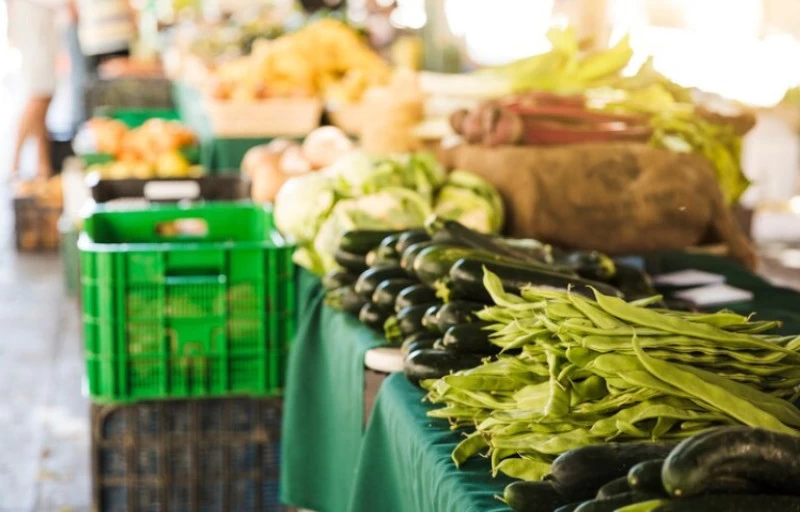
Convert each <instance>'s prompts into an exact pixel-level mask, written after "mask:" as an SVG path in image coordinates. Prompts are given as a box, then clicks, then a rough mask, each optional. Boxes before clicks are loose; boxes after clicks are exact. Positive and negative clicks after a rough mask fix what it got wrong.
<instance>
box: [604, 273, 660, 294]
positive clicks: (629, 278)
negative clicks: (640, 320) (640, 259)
mask: <svg viewBox="0 0 800 512" xmlns="http://www.w3.org/2000/svg"><path fill="white" fill-rule="evenodd" d="M609 284H611V285H612V286H614V287H616V288H617V289H619V290H620V291H621V292H622V293H623V294H625V298H626V299H628V300H636V299H644V298H647V297H652V296H654V295H658V291H656V289H655V287H654V286H653V281H652V280H651V279H650V276H649V275H647V273H646V272H645V271H643V270H639V269H638V268H636V267H632V266H630V265H617V272H616V274H615V275H614V277H613V279H611V280H610V281H609Z"/></svg>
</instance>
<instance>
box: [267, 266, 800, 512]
mask: <svg viewBox="0 0 800 512" xmlns="http://www.w3.org/2000/svg"><path fill="white" fill-rule="evenodd" d="M647 263H648V265H647V266H648V268H649V269H650V270H651V271H653V272H654V273H656V271H657V272H658V273H661V272H669V271H676V270H682V269H689V268H694V269H698V270H706V271H709V272H715V273H719V274H723V275H725V276H726V278H727V282H728V283H729V284H731V285H733V286H737V287H740V288H744V289H747V290H750V291H752V292H753V293H754V295H755V296H754V299H753V300H752V301H750V302H746V303H740V304H734V305H729V306H726V307H727V308H728V309H732V310H735V311H739V312H744V313H750V312H758V314H759V318H761V319H777V320H782V321H784V322H785V324H784V329H783V330H784V331H785V332H787V333H788V332H795V333H797V332H800V314H798V312H800V294H798V293H797V292H795V291H792V290H788V289H784V288H777V287H774V286H772V285H771V284H769V283H768V282H767V281H765V280H764V279H762V278H760V277H758V276H755V275H753V274H752V273H750V272H748V271H746V270H745V269H743V268H741V267H739V266H738V265H737V264H735V263H733V262H730V261H727V260H723V259H720V258H718V257H713V256H703V255H686V254H665V255H660V256H657V257H648V258H647ZM298 293H299V299H300V301H301V302H300V308H299V311H300V312H301V313H300V320H299V329H298V337H297V339H296V341H295V344H294V346H293V347H292V354H291V356H290V365H289V376H288V383H287V387H286V393H285V396H286V404H285V412H284V432H283V443H284V444H283V460H284V466H283V469H282V475H281V485H282V486H283V488H282V497H283V500H284V501H285V502H287V503H289V504H293V505H296V506H300V507H304V508H310V509H313V510H318V511H320V512H327V511H335V512H339V511H344V510H348V506H349V510H350V512H358V511H362V510H363V511H370V512H372V511H375V512H380V511H387V512H394V511H397V512H405V511H411V510H413V511H415V512H416V511H428V510H429V511H432V512H433V511H436V512H461V511H470V510H475V511H478V510H481V511H484V510H486V511H489V510H508V509H507V508H504V507H503V505H502V503H500V502H499V501H496V500H494V499H493V496H494V495H495V494H501V493H502V490H503V487H504V485H505V484H506V483H507V482H508V480H507V479H505V478H502V477H498V478H497V479H492V478H491V476H490V474H489V464H488V462H487V461H484V460H481V459H476V460H471V461H470V462H469V463H468V464H467V465H465V467H464V468H462V469H461V470H459V469H456V468H455V466H454V465H453V464H452V461H451V460H450V451H451V450H452V448H453V447H454V446H455V444H456V443H457V441H458V435H457V434H454V433H452V432H450V431H449V430H448V429H447V426H446V424H444V423H443V422H440V421H434V420H431V419H429V418H427V417H426V416H425V411H426V407H427V406H426V405H425V404H423V403H422V402H421V397H422V393H421V391H419V390H417V389H416V388H414V387H413V386H411V385H410V384H408V383H407V382H406V381H405V377H404V376H403V375H399V374H398V375H392V376H390V377H389V378H388V379H387V380H386V381H385V382H384V383H383V386H382V387H381V390H380V392H379V394H378V397H377V401H376V403H375V406H374V409H373V412H372V417H371V419H370V422H369V425H368V428H367V431H366V434H365V435H364V436H363V442H362V435H361V433H362V429H361V423H362V421H363V418H362V414H363V396H364V381H363V361H364V353H365V352H366V350H368V349H369V348H372V347H374V346H376V345H378V344H380V343H381V342H382V341H383V340H382V339H381V338H380V337H379V336H378V335H376V334H374V333H372V332H371V331H369V330H368V329H367V328H366V327H364V326H363V325H361V324H359V323H358V322H357V321H356V320H355V319H354V318H351V317H349V316H347V315H344V314H341V313H337V312H334V311H331V310H330V309H328V308H324V307H323V306H322V290H321V288H320V285H319V281H318V280H317V279H316V278H315V277H313V276H311V275H310V274H308V273H307V272H301V273H300V289H299V291H298ZM356 468H357V470H356Z"/></svg>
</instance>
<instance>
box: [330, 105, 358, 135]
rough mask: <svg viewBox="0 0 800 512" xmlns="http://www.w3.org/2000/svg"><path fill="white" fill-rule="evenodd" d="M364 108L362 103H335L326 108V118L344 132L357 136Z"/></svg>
mask: <svg viewBox="0 0 800 512" xmlns="http://www.w3.org/2000/svg"><path fill="white" fill-rule="evenodd" d="M364 110H365V109H364V106H363V104H362V103H347V104H342V105H337V106H336V107H332V108H330V109H329V110H328V119H329V120H330V122H331V124H332V125H334V126H337V127H339V128H341V129H342V131H344V132H345V133H346V134H348V135H353V136H356V137H358V136H359V135H361V126H362V124H363V122H364Z"/></svg>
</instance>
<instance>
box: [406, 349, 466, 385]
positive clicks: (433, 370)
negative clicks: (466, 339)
mask: <svg viewBox="0 0 800 512" xmlns="http://www.w3.org/2000/svg"><path fill="white" fill-rule="evenodd" d="M479 364H481V358H480V357H479V356H475V355H472V354H453V353H452V352H446V351H442V350H433V349H423V350H415V351H414V352H411V353H410V354H408V355H407V356H406V358H405V360H404V361H403V372H404V373H405V374H406V378H408V380H409V381H411V382H412V383H414V384H419V381H421V380H426V379H440V378H442V377H444V376H445V375H449V374H450V373H451V372H457V371H459V370H466V369H467V368H474V367H476V366H478V365H479Z"/></svg>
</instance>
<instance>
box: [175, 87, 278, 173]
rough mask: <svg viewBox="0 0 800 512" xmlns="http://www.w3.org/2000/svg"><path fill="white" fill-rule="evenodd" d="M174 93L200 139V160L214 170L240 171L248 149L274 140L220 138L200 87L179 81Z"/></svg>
mask: <svg viewBox="0 0 800 512" xmlns="http://www.w3.org/2000/svg"><path fill="white" fill-rule="evenodd" d="M172 95H173V98H174V100H175V105H176V106H177V109H178V112H179V113H180V118H181V121H182V122H183V123H184V124H185V125H186V126H188V127H189V128H191V130H192V131H193V132H195V133H196V134H197V136H198V138H199V139H200V145H201V148H200V163H201V164H202V165H203V166H204V167H205V168H206V169H208V171H209V172H210V173H217V172H223V171H231V170H238V169H239V167H240V165H241V163H242V159H243V158H244V154H245V153H247V150H248V149H250V148H252V147H253V146H258V145H259V144H264V143H266V142H269V141H270V140H272V139H271V138H267V137H217V136H215V135H214V133H213V132H212V131H211V124H210V122H209V120H208V116H207V114H206V112H205V110H204V108H203V102H202V98H201V95H200V91H198V90H197V88H195V87H192V86H189V85H186V84H182V83H177V82H176V83H174V84H173V87H172Z"/></svg>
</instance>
